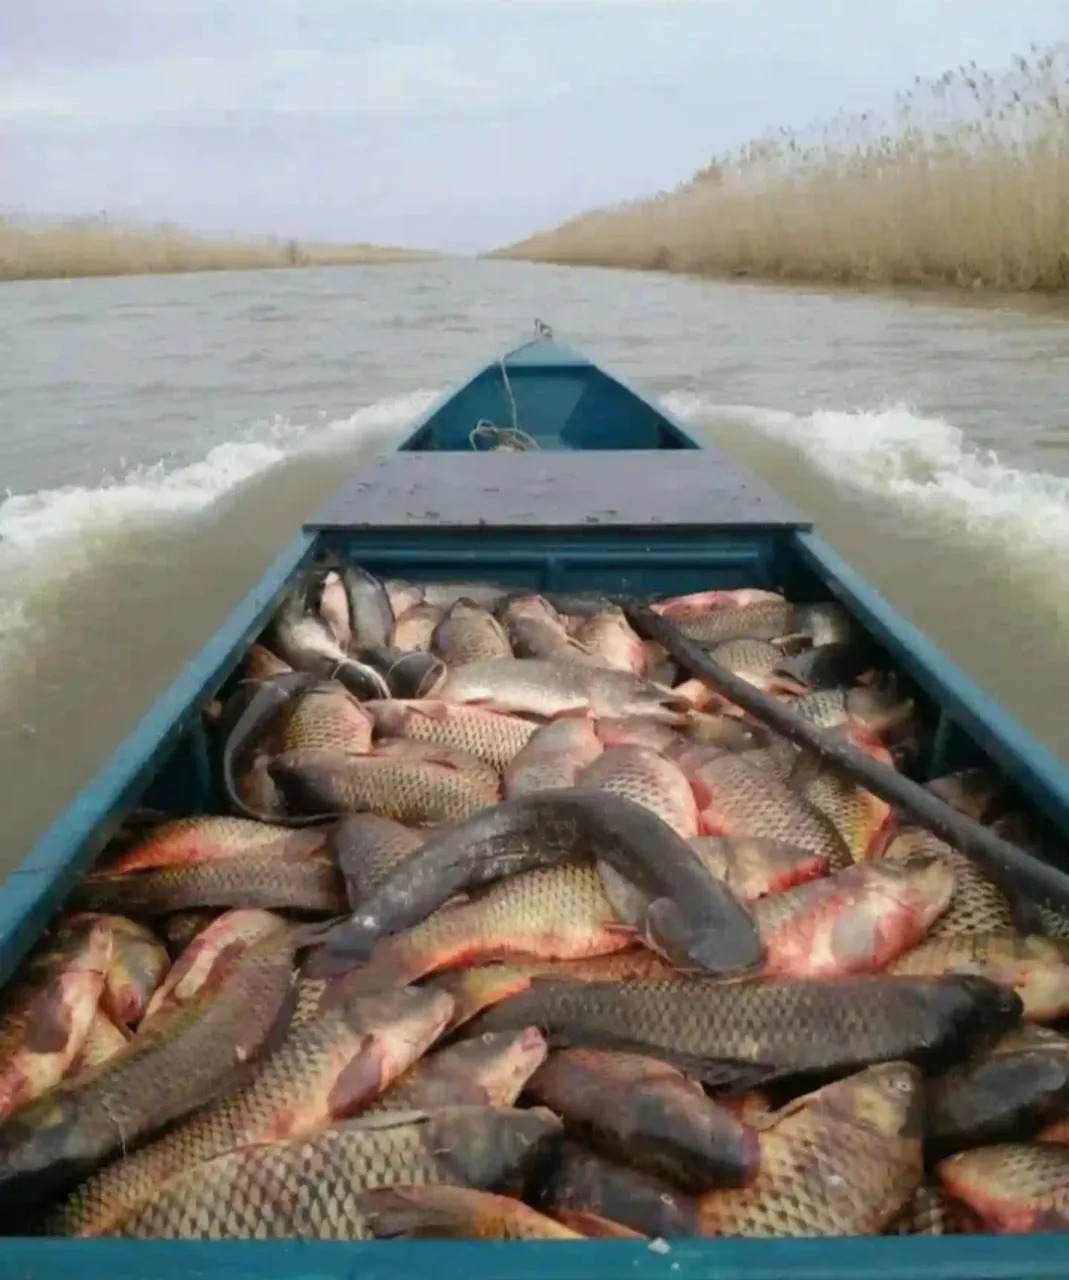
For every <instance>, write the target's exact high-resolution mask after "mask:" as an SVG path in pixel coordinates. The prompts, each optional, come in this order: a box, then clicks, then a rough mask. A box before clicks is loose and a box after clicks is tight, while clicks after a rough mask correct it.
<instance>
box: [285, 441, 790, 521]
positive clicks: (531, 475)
mask: <svg viewBox="0 0 1069 1280" xmlns="http://www.w3.org/2000/svg"><path fill="white" fill-rule="evenodd" d="M654 456H655V457H656V459H657V471H656V482H655V483H651V476H650V455H649V453H648V452H642V451H639V450H634V449H629V450H610V451H606V450H604V449H602V450H596V451H594V452H590V453H574V454H567V453H561V452H560V451H552V452H548V453H539V454H535V455H532V454H530V453H512V452H498V453H472V454H469V455H467V456H466V457H464V458H463V460H458V461H457V464H456V465H453V466H443V465H442V459H441V458H440V457H439V455H437V454H435V453H400V452H399V453H393V454H390V455H389V456H388V457H385V458H376V459H374V460H373V461H371V462H368V463H366V464H365V465H363V466H361V467H358V468H357V469H356V470H355V471H354V472H353V473H352V474H351V475H349V476H348V477H346V479H345V480H344V481H343V482H342V484H341V485H340V486H339V487H338V489H337V490H335V492H334V493H333V494H332V495H331V496H330V497H329V498H328V499H327V500H326V501H325V502H324V503H323V505H322V506H321V507H320V508H319V510H318V511H317V512H315V513H314V514H313V515H312V516H311V517H310V518H309V519H308V521H307V522H306V524H305V528H306V529H309V530H339V529H352V530H363V529H374V530H376V531H379V530H394V529H399V530H400V529H408V530H412V531H418V532H419V533H420V534H421V535H424V536H425V533H426V531H427V530H428V529H432V530H434V531H435V532H436V533H445V532H447V531H449V530H458V531H460V534H461V536H462V537H470V534H471V529H472V527H473V526H477V527H478V528H479V529H480V530H483V531H486V532H492V531H503V530H508V531H513V530H520V531H528V532H529V531H531V530H538V531H550V530H554V529H558V528H567V529H577V528H578V529H583V528H587V529H592V528H602V529H609V528H611V529H612V530H613V531H617V530H620V531H627V530H634V529H641V530H643V532H645V533H647V534H649V533H652V532H653V530H654V529H655V528H660V529H676V530H678V529H683V528H685V529H690V530H691V531H692V532H693V533H694V534H698V533H699V532H700V533H704V534H706V535H707V536H712V535H714V534H719V533H720V532H721V531H722V530H724V529H727V530H729V531H732V532H734V531H736V530H738V529H745V530H747V531H749V532H755V531H759V530H764V529H785V528H788V527H790V528H802V527H808V526H809V525H810V523H811V522H810V521H809V520H808V519H807V518H806V517H805V516H804V515H802V513H801V512H800V511H799V510H798V509H797V507H795V506H793V505H792V504H791V503H789V502H788V501H787V500H786V499H785V498H784V497H783V496H782V495H781V494H780V493H778V492H777V491H776V490H775V489H773V488H772V486H771V485H769V484H767V483H766V482H765V481H764V480H762V479H761V478H760V477H759V476H756V475H754V473H753V472H752V471H748V470H746V468H744V467H741V466H739V464H738V463H737V462H736V461H735V460H734V459H733V458H731V457H730V456H729V455H727V454H726V453H723V452H722V451H721V450H719V449H703V450H701V451H700V452H699V453H697V454H691V453H688V452H684V451H683V450H672V451H670V452H666V453H660V454H656V455H654Z"/></svg>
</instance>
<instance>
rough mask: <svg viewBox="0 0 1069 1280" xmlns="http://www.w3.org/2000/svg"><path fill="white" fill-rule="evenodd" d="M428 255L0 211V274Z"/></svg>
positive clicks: (141, 271)
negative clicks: (3, 214)
mask: <svg viewBox="0 0 1069 1280" xmlns="http://www.w3.org/2000/svg"><path fill="white" fill-rule="evenodd" d="M426 256H428V255H425V254H421V253H417V252H415V251H411V252H410V251H407V250H404V249H393V248H384V247H380V246H377V245H368V244H321V243H317V242H305V241H297V240H280V239H274V238H266V237H265V238H262V239H255V238H249V237H238V236H203V235H197V234H196V233H194V232H191V231H185V230H183V229H182V228H180V227H176V226H173V225H171V224H170V223H158V224H156V225H153V226H137V225H134V224H130V223H125V222H116V221H113V220H111V219H110V218H108V217H106V216H100V217H92V218H68V219H63V220H54V221H47V220H43V219H34V218H28V217H0V280H31V279H44V278H48V277H59V276H118V275H156V274H163V273H168V272H177V271H245V270H256V269H263V268H270V267H317V266H352V265H358V264H366V263H381V262H400V261H407V260H410V259H417V258H422V257H426Z"/></svg>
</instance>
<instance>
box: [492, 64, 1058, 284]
mask: <svg viewBox="0 0 1069 1280" xmlns="http://www.w3.org/2000/svg"><path fill="white" fill-rule="evenodd" d="M1066 227H1069V43H1062V44H1057V45H1053V46H1051V47H1050V48H1048V49H1046V50H1042V49H1039V48H1038V47H1034V46H1033V47H1030V49H1029V53H1028V56H1027V57H1025V56H1020V55H1017V56H1014V57H1012V58H1009V59H1008V60H1007V63H1006V65H1005V66H1004V67H1003V68H1002V69H1001V70H997V71H986V70H983V69H982V68H979V67H977V66H976V64H975V63H970V64H969V65H968V66H961V67H957V68H954V69H952V70H948V71H947V72H945V73H944V74H943V75H942V76H939V77H936V78H935V79H932V80H920V79H918V80H917V81H916V83H915V85H914V87H913V88H911V89H910V90H909V91H908V92H905V93H903V94H900V95H899V96H898V98H897V99H896V105H895V109H894V111H893V112H892V114H891V116H890V117H889V118H887V119H880V118H878V117H876V116H875V115H874V114H873V113H871V112H866V113H863V114H861V115H859V116H838V117H836V118H835V119H834V120H832V121H831V122H830V123H827V124H825V125H823V126H818V127H816V128H815V129H810V130H806V131H803V132H800V133H799V132H794V131H793V130H791V129H787V128H784V129H778V130H775V131H773V132H771V133H769V134H768V135H766V136H765V137H763V138H757V139H754V140H753V141H751V142H749V143H746V144H745V145H743V146H741V147H738V148H736V149H735V150H734V151H731V152H728V153H726V154H722V155H719V156H716V157H715V158H714V159H713V160H712V161H710V163H708V164H707V165H705V166H704V167H703V168H701V169H699V170H698V171H697V172H696V173H694V174H693V175H692V176H691V177H690V178H689V179H687V180H686V181H683V182H681V183H679V184H678V185H677V186H675V187H674V188H673V189H671V190H666V191H661V192H658V193H654V194H650V195H647V196H644V197H639V198H636V199H629V200H625V201H622V202H619V203H615V204H612V205H609V206H604V207H602V208H597V209H591V210H588V211H587V212H584V213H580V214H578V215H576V216H573V217H571V218H568V219H567V220H565V221H564V222H561V223H559V224H558V225H556V226H554V227H550V228H547V229H544V230H539V231H536V232H534V233H533V234H531V235H528V236H525V237H524V238H523V239H521V240H518V241H515V242H513V243H511V244H508V245H502V246H500V247H499V248H496V249H495V250H493V252H492V254H491V256H492V257H495V258H507V259H513V260H517V259H518V260H522V261H528V262H552V263H555V264H557V265H559V266H599V267H610V268H619V269H623V270H652V271H661V272H669V273H673V274H685V275H693V276H700V277H706V278H716V279H719V280H725V281H731V280H754V281H757V280H760V281H765V282H768V283H775V284H779V285H795V286H797V285H815V286H817V287H821V288H830V287H840V286H846V287H849V288H857V287H862V288H877V289H881V288H892V289H902V288H908V289H913V290H918V291H920V290H929V289H930V290H935V291H944V292H954V293H957V294H958V295H959V296H977V295H985V294H986V295H989V296H997V295H1010V294H1034V295H1036V296H1040V297H1043V296H1045V297H1050V298H1054V299H1061V298H1064V297H1065V296H1066V295H1067V294H1069V241H1067V240H1066Z"/></svg>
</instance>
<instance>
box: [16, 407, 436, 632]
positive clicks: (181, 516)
mask: <svg viewBox="0 0 1069 1280" xmlns="http://www.w3.org/2000/svg"><path fill="white" fill-rule="evenodd" d="M435 395H436V393H435V392H434V391H428V390H423V389H420V390H415V391H412V392H409V393H407V394H405V395H402V396H396V397H391V398H389V399H385V400H379V401H376V402H375V403H373V404H370V405H366V406H364V407H362V408H360V409H357V410H356V411H355V412H354V413H353V414H352V415H351V416H350V417H348V418H342V419H338V420H335V421H331V422H326V423H323V424H318V425H316V426H308V425H306V424H291V423H287V422H278V421H276V422H274V423H271V424H268V425H267V426H265V427H264V428H262V429H260V430H259V431H258V432H250V434H249V438H247V439H244V440H236V441H230V442H228V443H225V444H220V445H217V446H216V447H215V448H213V449H211V450H210V451H209V452H208V453H207V454H206V455H205V456H204V457H203V458H202V459H200V460H199V461H197V462H193V463H190V464H188V465H185V466H178V467H170V466H168V465H167V463H166V462H157V463H156V464H155V465H152V466H140V467H134V468H131V469H129V470H127V471H125V472H123V473H122V474H121V475H118V476H104V477H103V478H102V479H101V481H100V483H98V484H97V485H95V486H88V485H87V486H81V485H69V486H65V487H63V488H59V489H42V490H39V491H37V492H36V493H26V494H9V496H8V497H7V498H6V499H5V500H3V501H2V502H0V653H2V652H3V650H4V649H5V648H6V647H7V645H8V644H10V643H11V642H12V641H16V642H17V641H19V640H20V639H21V637H22V633H23V631H24V630H25V628H26V627H27V625H29V612H30V610H29V609H28V605H29V604H30V603H31V601H32V600H33V599H35V598H40V596H41V595H42V594H43V593H45V592H48V591H50V590H54V589H56V588H57V587H59V586H61V584H62V583H63V582H64V581H65V580H69V579H71V578H72V577H74V576H79V575H83V574H85V573H87V572H92V570H93V568H94V566H100V565H101V563H102V562H103V561H106V560H108V559H109V558H110V557H112V556H114V555H116V554H118V553H120V552H121V553H122V554H127V555H128V554H130V552H131V550H132V549H134V548H136V544H137V542H138V540H139V539H141V538H143V537H144V536H145V535H146V534H152V535H153V536H154V537H158V536H160V535H161V534H164V533H166V532H168V531H170V532H172V533H175V534H178V533H180V532H181V529H182V526H183V524H184V523H186V522H190V521H197V520H199V519H201V518H203V517H204V515H205V514H206V513H207V512H208V511H209V510H210V509H211V508H212V507H213V506H215V505H216V504H218V503H219V502H220V500H221V499H223V498H225V497H226V496H227V495H230V494H233V493H234V491H235V490H237V489H239V488H240V487H241V486H243V485H246V484H248V483H249V482H251V481H253V480H255V479H257V478H259V477H264V476H266V475H267V473H269V472H272V471H275V470H277V471H279V472H280V473H281V472H283V471H284V468H285V467H286V464H287V462H292V461H293V460H294V459H295V458H297V457H300V456H302V455H310V454H315V453H322V454H331V453H335V452H336V453H340V454H352V453H353V452H354V449H355V451H356V452H357V453H360V452H364V451H365V450H367V449H371V448H374V447H375V446H376V445H378V446H385V445H386V444H387V442H388V441H389V440H390V439H391V437H394V436H396V435H397V434H399V433H400V432H401V431H402V430H403V429H404V428H405V427H406V426H407V425H408V424H409V423H410V422H412V421H413V420H414V419H415V418H416V417H417V416H418V415H419V414H420V413H422V412H423V411H424V410H425V409H426V408H427V406H428V405H429V404H430V403H431V402H432V401H433V399H434V397H435ZM257 436H259V437H260V438H256V437H257ZM280 483H284V481H283V479H282V476H281V475H280ZM280 546H281V543H280Z"/></svg>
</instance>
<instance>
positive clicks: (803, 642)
mask: <svg viewBox="0 0 1069 1280" xmlns="http://www.w3.org/2000/svg"><path fill="white" fill-rule="evenodd" d="M772 643H773V644H774V645H775V646H776V648H777V649H779V651H780V652H781V653H783V654H786V655H787V657H788V659H790V658H793V657H796V656H797V655H798V654H800V653H805V652H807V651H808V650H809V649H812V648H813V641H812V639H811V638H810V637H809V636H807V635H805V633H804V632H797V633H795V634H794V635H787V636H780V637H779V639H778V640H773V641H772Z"/></svg>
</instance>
